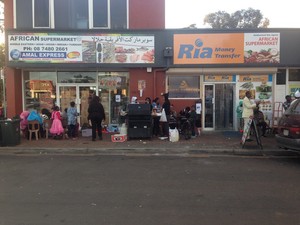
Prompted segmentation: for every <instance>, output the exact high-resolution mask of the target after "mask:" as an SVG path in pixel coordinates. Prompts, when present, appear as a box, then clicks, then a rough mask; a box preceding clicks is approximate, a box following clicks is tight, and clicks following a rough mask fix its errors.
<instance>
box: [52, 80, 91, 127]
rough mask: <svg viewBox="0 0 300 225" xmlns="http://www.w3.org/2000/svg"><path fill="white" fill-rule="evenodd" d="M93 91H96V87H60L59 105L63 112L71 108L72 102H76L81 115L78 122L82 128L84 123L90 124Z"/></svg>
mask: <svg viewBox="0 0 300 225" xmlns="http://www.w3.org/2000/svg"><path fill="white" fill-rule="evenodd" d="M91 90H93V91H95V90H96V86H90V85H87V86H85V85H82V84H80V85H60V86H58V93H59V98H58V102H57V104H58V105H59V106H60V108H61V112H63V111H64V110H65V109H66V108H68V107H69V106H70V102H72V101H74V102H75V103H76V107H77V111H78V113H79V117H78V122H79V124H80V127H81V126H82V125H83V124H84V123H88V120H87V117H88V107H89V105H88V98H89V94H90V91H91Z"/></svg>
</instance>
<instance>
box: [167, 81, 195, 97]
mask: <svg viewBox="0 0 300 225" xmlns="http://www.w3.org/2000/svg"><path fill="white" fill-rule="evenodd" d="M168 91H169V98H199V97H200V77H199V76H169V77H168Z"/></svg>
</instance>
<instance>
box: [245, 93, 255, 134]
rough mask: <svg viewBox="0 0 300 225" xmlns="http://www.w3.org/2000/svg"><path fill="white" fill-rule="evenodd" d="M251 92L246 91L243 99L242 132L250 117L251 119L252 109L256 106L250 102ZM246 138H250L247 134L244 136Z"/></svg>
mask: <svg viewBox="0 0 300 225" xmlns="http://www.w3.org/2000/svg"><path fill="white" fill-rule="evenodd" d="M251 97H252V96H251V92H250V91H246V94H245V97H244V99H243V113H242V117H243V119H244V130H243V132H245V128H246V126H247V124H248V122H249V120H250V119H253V114H254V112H253V109H254V108H256V103H252V102H251ZM246 140H250V139H249V134H248V135H247V137H246Z"/></svg>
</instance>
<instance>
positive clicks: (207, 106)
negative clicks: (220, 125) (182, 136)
mask: <svg viewBox="0 0 300 225" xmlns="http://www.w3.org/2000/svg"><path fill="white" fill-rule="evenodd" d="M204 99H205V102H204V126H203V127H204V129H205V130H213V129H214V125H215V115H214V111H215V108H214V107H215V86H214V85H213V84H205V85H204Z"/></svg>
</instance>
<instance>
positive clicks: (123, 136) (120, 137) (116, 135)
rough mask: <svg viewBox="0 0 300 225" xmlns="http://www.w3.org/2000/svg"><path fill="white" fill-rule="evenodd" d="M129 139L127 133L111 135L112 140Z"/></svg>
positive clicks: (122, 140) (121, 140)
mask: <svg viewBox="0 0 300 225" xmlns="http://www.w3.org/2000/svg"><path fill="white" fill-rule="evenodd" d="M126 140H127V135H125V134H113V135H111V141H112V142H124V141H126Z"/></svg>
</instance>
